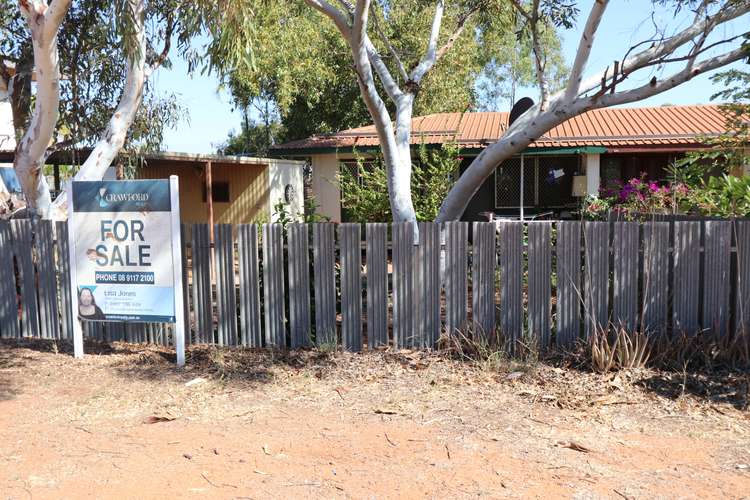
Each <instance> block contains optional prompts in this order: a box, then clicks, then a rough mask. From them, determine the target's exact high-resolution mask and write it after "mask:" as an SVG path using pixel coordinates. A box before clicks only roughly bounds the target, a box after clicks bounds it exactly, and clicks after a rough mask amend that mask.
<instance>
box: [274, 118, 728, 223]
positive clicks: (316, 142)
mask: <svg viewBox="0 0 750 500" xmlns="http://www.w3.org/2000/svg"><path fill="white" fill-rule="evenodd" d="M507 126H508V113H492V112H482V113H471V112H466V113H439V114H433V115H427V116H419V117H415V118H413V120H412V134H411V143H412V147H413V148H414V149H415V150H416V148H418V147H419V146H420V145H421V144H425V145H426V146H427V147H438V146H440V145H441V144H443V143H447V142H455V143H457V144H458V145H459V147H460V148H461V156H462V158H463V160H462V163H461V167H460V168H461V169H464V168H466V167H467V166H468V165H469V164H470V163H471V161H472V160H473V158H474V157H476V156H477V155H478V154H479V153H480V152H481V151H482V150H483V149H484V148H485V147H487V146H488V145H489V144H491V143H493V142H495V141H497V140H498V139H499V138H500V137H501V135H502V134H503V132H504V131H505V129H506V128H507ZM724 130H725V119H724V115H723V114H722V112H721V110H720V108H719V107H718V106H716V105H693V106H660V107H641V108H607V109H599V110H594V111H589V112H587V113H584V114H582V115H579V116H576V117H574V118H571V119H570V120H568V121H566V122H564V123H562V124H561V125H559V126H557V127H555V128H553V129H552V130H550V131H549V132H548V133H547V134H546V135H544V136H543V137H540V138H539V139H538V140H536V141H535V142H533V143H532V144H531V145H529V147H528V148H527V149H526V150H524V151H523V152H522V154H519V155H517V156H516V157H513V158H511V159H509V160H507V161H505V162H503V163H502V164H501V165H498V166H497V169H496V170H495V173H494V175H492V176H491V177H490V178H489V179H487V181H486V182H485V183H484V185H482V187H481V188H480V189H479V191H478V192H477V193H476V195H475V196H474V198H473V199H472V200H471V202H470V204H469V207H468V208H467V210H466V213H465V214H464V220H486V215H487V213H490V212H491V213H494V214H496V215H498V216H512V217H513V216H519V215H521V214H522V213H523V214H525V216H527V217H528V216H533V215H534V214H540V213H547V212H552V213H554V215H555V216H558V217H559V216H562V217H565V216H566V215H571V214H572V213H573V212H574V211H575V210H576V208H577V207H578V206H579V204H580V199H581V198H582V197H584V196H586V195H587V194H591V195H596V194H598V192H599V188H600V187H601V186H603V185H606V184H607V183H610V182H613V181H618V180H619V181H626V180H628V179H631V178H633V177H638V176H640V175H642V174H645V175H646V177H647V178H649V179H651V180H663V179H665V177H666V175H667V170H666V169H667V167H668V166H669V165H670V164H671V163H672V162H673V161H674V160H676V159H678V158H679V157H681V156H682V155H684V154H685V153H686V152H688V151H692V150H697V149H701V148H705V147H706V145H705V143H704V140H705V138H706V137H710V136H715V135H717V134H720V133H722V132H723V131H724ZM378 152H379V144H378V137H377V133H376V131H375V127H374V126H372V125H370V126H365V127H359V128H354V129H350V130H343V131H341V132H337V133H335V134H328V135H317V136H313V137H309V138H307V139H303V140H298V141H293V142H288V143H285V144H280V145H277V146H276V147H275V148H274V149H273V155H274V156H281V157H285V158H294V159H306V160H307V161H309V162H310V164H311V165H312V172H313V174H312V186H311V187H312V193H313V196H314V197H315V201H316V202H317V203H318V205H319V211H320V212H321V213H322V214H324V215H327V216H328V217H330V218H331V220H333V221H341V219H342V214H341V202H340V194H339V189H338V187H337V183H336V176H337V174H338V172H339V169H340V168H342V165H344V166H346V165H347V164H348V165H354V164H356V161H355V158H356V155H364V156H368V155H369V156H373V155H375V154H377V153H378Z"/></svg>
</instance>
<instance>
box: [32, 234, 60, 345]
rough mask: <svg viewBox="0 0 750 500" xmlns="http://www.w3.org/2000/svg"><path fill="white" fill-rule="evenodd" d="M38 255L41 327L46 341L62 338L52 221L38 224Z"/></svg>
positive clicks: (42, 335) (41, 332)
mask: <svg viewBox="0 0 750 500" xmlns="http://www.w3.org/2000/svg"><path fill="white" fill-rule="evenodd" d="M35 232H36V246H37V255H38V265H37V268H38V274H37V287H38V288H37V292H38V297H39V327H40V334H41V337H42V338H44V339H58V338H60V317H59V316H58V307H57V273H56V272H55V246H54V241H55V235H54V228H53V226H52V221H49V220H42V221H39V222H38V223H36V231H35Z"/></svg>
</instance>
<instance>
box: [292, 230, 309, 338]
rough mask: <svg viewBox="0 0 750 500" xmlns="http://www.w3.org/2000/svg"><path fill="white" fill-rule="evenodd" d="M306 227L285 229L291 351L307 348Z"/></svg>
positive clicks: (307, 269)
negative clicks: (287, 256)
mask: <svg viewBox="0 0 750 500" xmlns="http://www.w3.org/2000/svg"><path fill="white" fill-rule="evenodd" d="M308 240H309V228H308V226H307V224H289V225H288V226H287V251H288V254H289V258H288V269H289V339H290V342H291V347H292V349H297V348H299V347H303V346H308V345H310V336H311V335H310V333H311V332H310V251H309V248H308Z"/></svg>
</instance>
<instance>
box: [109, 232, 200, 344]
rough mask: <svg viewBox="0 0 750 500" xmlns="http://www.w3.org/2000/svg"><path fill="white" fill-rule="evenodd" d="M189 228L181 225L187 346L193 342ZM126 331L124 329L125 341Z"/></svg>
mask: <svg viewBox="0 0 750 500" xmlns="http://www.w3.org/2000/svg"><path fill="white" fill-rule="evenodd" d="M187 235H188V227H187V226H186V225H185V224H180V251H181V254H182V316H183V319H184V321H185V345H189V344H190V343H191V342H192V337H193V335H192V328H191V325H190V283H189V282H188V253H187V251H188V240H187V239H188V236H187ZM124 336H125V329H124V328H123V339H124Z"/></svg>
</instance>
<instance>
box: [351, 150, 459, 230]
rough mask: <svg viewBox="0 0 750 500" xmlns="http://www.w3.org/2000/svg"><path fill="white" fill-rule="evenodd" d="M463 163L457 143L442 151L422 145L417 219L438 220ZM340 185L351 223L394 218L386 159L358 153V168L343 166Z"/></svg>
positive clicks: (416, 172)
mask: <svg viewBox="0 0 750 500" xmlns="http://www.w3.org/2000/svg"><path fill="white" fill-rule="evenodd" d="M461 160H462V158H461V156H460V150H459V148H458V146H457V145H456V144H455V143H447V144H443V145H441V147H440V148H438V149H432V148H428V147H427V146H426V145H425V144H422V145H420V147H419V151H418V155H417V161H416V162H415V164H414V165H413V166H412V178H411V187H412V200H413V203H414V209H415V211H416V215H417V220H419V221H432V220H435V218H436V217H437V215H438V211H439V209H440V204H441V203H442V201H443V199H444V198H445V195H446V194H447V193H448V190H449V189H450V187H451V185H452V184H453V178H454V176H455V175H456V173H457V171H458V168H459V165H460V163H461ZM338 182H339V188H340V190H341V206H342V208H343V209H344V211H345V216H346V218H347V219H348V220H350V221H352V222H360V223H364V222H388V221H390V220H391V219H392V217H391V206H390V202H389V199H388V177H387V173H386V166H385V163H384V161H383V158H382V156H377V157H375V158H373V159H368V158H366V157H364V156H362V155H360V154H358V155H357V161H356V165H355V166H354V168H351V167H350V166H349V165H346V164H342V165H341V168H340V174H339V178H338Z"/></svg>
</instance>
